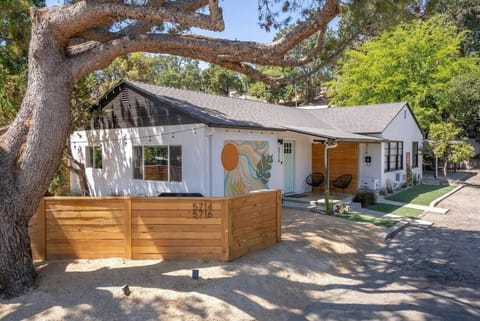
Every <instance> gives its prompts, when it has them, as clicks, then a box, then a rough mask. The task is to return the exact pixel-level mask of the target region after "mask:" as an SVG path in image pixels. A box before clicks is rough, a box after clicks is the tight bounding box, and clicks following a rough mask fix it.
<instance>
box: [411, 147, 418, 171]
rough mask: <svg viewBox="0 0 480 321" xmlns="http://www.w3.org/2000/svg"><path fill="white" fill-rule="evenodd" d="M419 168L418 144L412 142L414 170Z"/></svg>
mask: <svg viewBox="0 0 480 321" xmlns="http://www.w3.org/2000/svg"><path fill="white" fill-rule="evenodd" d="M416 167H418V142H412V168H416Z"/></svg>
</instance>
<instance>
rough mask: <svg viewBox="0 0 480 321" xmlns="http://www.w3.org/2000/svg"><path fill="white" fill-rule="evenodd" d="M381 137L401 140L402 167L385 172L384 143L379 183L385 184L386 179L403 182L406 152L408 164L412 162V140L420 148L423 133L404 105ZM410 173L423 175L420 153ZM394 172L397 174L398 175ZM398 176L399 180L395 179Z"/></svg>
mask: <svg viewBox="0 0 480 321" xmlns="http://www.w3.org/2000/svg"><path fill="white" fill-rule="evenodd" d="M382 138H383V139H385V140H390V141H403V169H402V170H398V171H391V172H385V143H383V144H382V148H381V160H382V161H381V173H382V179H381V185H382V186H386V182H387V179H390V180H391V181H392V182H403V181H405V177H406V154H407V152H410V165H411V164H412V160H413V154H412V142H418V148H419V150H420V149H421V146H422V142H423V134H422V132H421V131H420V129H419V128H418V126H417V125H416V122H415V119H414V118H413V115H412V113H411V112H410V111H409V109H408V108H407V107H406V106H405V107H403V109H402V110H401V111H400V112H399V113H398V114H397V116H396V117H395V118H394V119H393V120H392V121H391V122H390V124H389V125H388V126H387V128H385V130H384V131H383V133H382ZM412 173H414V174H417V175H420V177H422V176H423V174H422V157H421V153H420V155H419V157H418V167H417V168H412ZM396 174H399V175H398V176H397V175H396ZM397 178H400V179H399V180H396V179H397Z"/></svg>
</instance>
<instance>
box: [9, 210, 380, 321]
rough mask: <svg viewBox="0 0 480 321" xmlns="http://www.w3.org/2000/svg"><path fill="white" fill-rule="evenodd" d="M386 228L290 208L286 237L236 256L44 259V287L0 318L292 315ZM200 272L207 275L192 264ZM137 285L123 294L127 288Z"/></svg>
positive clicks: (282, 317) (347, 268)
mask: <svg viewBox="0 0 480 321" xmlns="http://www.w3.org/2000/svg"><path fill="white" fill-rule="evenodd" d="M381 231H382V229H380V228H376V227H373V226H371V225H363V224H359V223H354V222H350V221H346V220H343V219H339V218H335V217H327V216H324V215H319V214H313V213H310V212H304V211H297V210H291V209H285V210H284V234H283V241H282V242H281V243H280V244H278V245H276V246H274V247H272V248H270V249H267V250H264V251H260V252H258V253H254V254H251V255H248V256H246V257H243V258H240V259H237V260H236V261H234V262H228V263H223V262H206V261H178V262H175V261H158V260H156V261H154V260H145V261H129V260H123V259H105V260H79V261H50V262H46V263H39V265H38V268H39V271H40V277H39V282H38V287H37V288H36V289H35V290H33V291H31V292H30V293H28V294H26V295H24V296H22V297H19V298H16V299H13V300H10V301H0V319H1V320H42V321H43V320H292V319H297V318H298V319H303V317H302V315H303V314H304V308H305V307H306V306H308V304H311V303H312V302H315V298H316V297H317V294H318V293H319V292H320V291H323V289H324V287H327V286H328V285H329V284H333V283H335V284H347V283H351V282H352V281H351V280H348V278H344V277H343V276H342V275H348V273H349V271H350V270H352V269H353V268H355V267H356V266H357V263H358V262H359V260H360V259H361V258H362V257H363V254H365V253H367V252H370V251H372V250H374V249H377V248H378V247H379V246H382V242H381V240H380V237H379V234H380V232H381ZM192 269H199V270H200V280H193V279H192V278H191V273H192V272H191V270H192ZM125 283H128V284H129V285H130V289H131V291H132V293H131V295H130V296H128V297H126V296H124V294H123V292H122V290H121V286H122V285H123V284H125Z"/></svg>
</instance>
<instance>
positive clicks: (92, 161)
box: [85, 145, 103, 169]
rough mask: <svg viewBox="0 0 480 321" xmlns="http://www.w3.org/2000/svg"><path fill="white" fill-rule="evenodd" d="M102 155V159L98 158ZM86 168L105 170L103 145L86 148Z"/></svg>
mask: <svg viewBox="0 0 480 321" xmlns="http://www.w3.org/2000/svg"><path fill="white" fill-rule="evenodd" d="M99 155H100V157H98V156H99ZM85 168H94V169H103V149H102V146H101V145H93V146H85Z"/></svg>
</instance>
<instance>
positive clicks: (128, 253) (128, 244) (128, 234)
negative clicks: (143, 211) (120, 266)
mask: <svg viewBox="0 0 480 321" xmlns="http://www.w3.org/2000/svg"><path fill="white" fill-rule="evenodd" d="M123 208H124V212H125V222H124V224H125V258H126V259H129V260H131V259H132V199H131V198H130V197H126V198H125V199H124V206H123Z"/></svg>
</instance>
